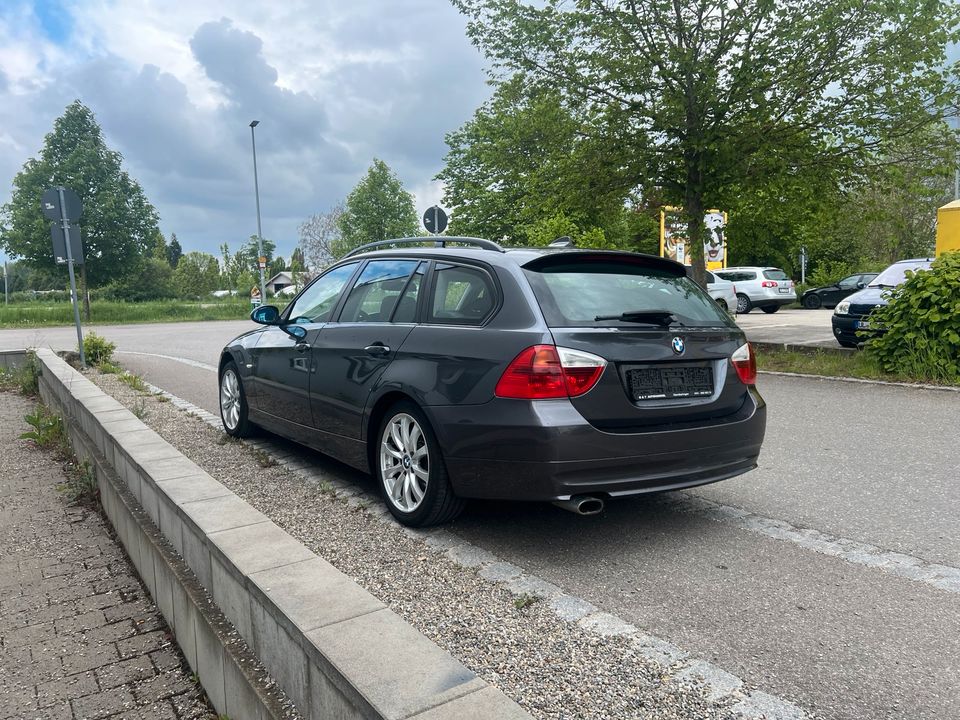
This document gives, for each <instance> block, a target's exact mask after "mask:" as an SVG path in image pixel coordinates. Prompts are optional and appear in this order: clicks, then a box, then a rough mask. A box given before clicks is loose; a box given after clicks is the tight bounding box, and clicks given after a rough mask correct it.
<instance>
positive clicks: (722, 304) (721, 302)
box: [717, 298, 730, 312]
mask: <svg viewBox="0 0 960 720" xmlns="http://www.w3.org/2000/svg"><path fill="white" fill-rule="evenodd" d="M717 305H719V306H720V307H721V308H723V309H724V310H726V311H727V312H730V308H728V307H727V301H726V300H724V299H723V298H717Z"/></svg>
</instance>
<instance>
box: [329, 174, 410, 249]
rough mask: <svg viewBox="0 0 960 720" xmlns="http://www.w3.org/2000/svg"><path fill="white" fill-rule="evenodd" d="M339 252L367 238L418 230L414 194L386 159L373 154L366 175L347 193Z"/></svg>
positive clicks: (351, 247) (372, 238) (341, 220)
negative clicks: (407, 188) (375, 156)
mask: <svg viewBox="0 0 960 720" xmlns="http://www.w3.org/2000/svg"><path fill="white" fill-rule="evenodd" d="M338 224H339V227H340V235H341V237H340V238H339V241H338V242H337V243H335V245H334V248H333V250H334V254H335V255H336V256H340V255H343V254H344V253H346V252H348V251H350V250H352V249H353V248H355V247H357V246H359V245H363V244H364V243H368V242H376V241H378V240H388V239H390V238H402V237H410V236H414V235H416V234H417V233H418V222H417V210H416V208H415V207H414V204H413V196H412V195H411V194H410V193H408V192H407V191H406V190H404V188H403V184H402V183H401V182H400V179H399V178H398V177H397V176H396V175H395V174H394V172H393V171H392V170H391V169H390V168H389V167H387V164H386V163H385V162H383V160H379V159H377V158H374V160H373V164H372V165H371V166H370V169H369V170H368V171H367V174H366V175H365V176H364V178H363V179H362V180H361V181H360V182H359V183H357V186H356V187H355V188H354V189H353V190H352V191H351V192H350V194H349V195H348V196H347V202H346V205H345V207H344V211H343V214H342V215H340V216H339V218H338Z"/></svg>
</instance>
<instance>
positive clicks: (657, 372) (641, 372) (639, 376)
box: [627, 365, 713, 400]
mask: <svg viewBox="0 0 960 720" xmlns="http://www.w3.org/2000/svg"><path fill="white" fill-rule="evenodd" d="M627 382H628V384H629V387H630V395H631V397H633V399H634V400H669V399H671V398H692V397H709V396H710V395H713V368H712V367H709V366H703V365H671V366H665V367H648V368H637V369H635V370H628V371H627Z"/></svg>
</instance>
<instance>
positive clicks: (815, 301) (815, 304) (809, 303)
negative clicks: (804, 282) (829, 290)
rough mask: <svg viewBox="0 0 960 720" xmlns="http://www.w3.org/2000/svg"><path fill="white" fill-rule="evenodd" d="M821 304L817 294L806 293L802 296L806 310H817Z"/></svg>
mask: <svg viewBox="0 0 960 720" xmlns="http://www.w3.org/2000/svg"><path fill="white" fill-rule="evenodd" d="M822 305H823V301H822V300H821V299H820V296H819V295H807V296H805V297H804V298H803V306H804V307H805V308H806V309H807V310H819V309H820V307H821V306H822Z"/></svg>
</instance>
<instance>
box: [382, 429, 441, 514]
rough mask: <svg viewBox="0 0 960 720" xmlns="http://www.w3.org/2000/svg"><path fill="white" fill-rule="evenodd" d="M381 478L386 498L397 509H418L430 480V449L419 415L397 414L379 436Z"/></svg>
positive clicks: (409, 510)
mask: <svg viewBox="0 0 960 720" xmlns="http://www.w3.org/2000/svg"><path fill="white" fill-rule="evenodd" d="M380 477H381V480H382V482H383V487H384V490H385V491H386V496H387V499H388V500H389V501H390V502H391V503H392V504H393V505H394V507H396V508H397V509H398V510H400V511H402V512H405V513H409V512H413V511H414V510H416V509H417V508H418V507H419V506H420V503H422V502H423V498H424V496H425V495H426V492H427V485H428V484H429V482H430V450H429V448H428V447H427V439H426V437H425V436H424V434H423V429H422V428H421V427H420V424H419V423H418V422H417V420H416V418H414V417H413V416H412V415H408V414H407V413H398V414H397V415H394V416H393V417H392V418H391V419H390V422H388V423H387V424H386V425H385V426H384V428H383V432H382V434H381V436H380Z"/></svg>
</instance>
